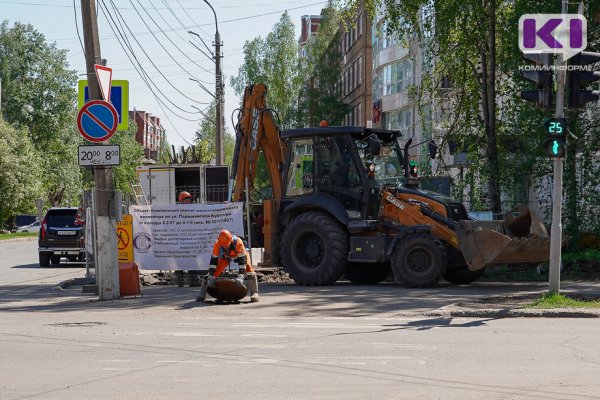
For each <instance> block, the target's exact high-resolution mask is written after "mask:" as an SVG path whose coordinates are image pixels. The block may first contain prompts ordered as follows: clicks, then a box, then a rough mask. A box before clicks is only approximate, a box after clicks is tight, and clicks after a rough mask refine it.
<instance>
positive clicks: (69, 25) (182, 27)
mask: <svg viewBox="0 0 600 400" xmlns="http://www.w3.org/2000/svg"><path fill="white" fill-rule="evenodd" d="M209 2H210V3H211V5H212V6H213V7H214V10H215V13H216V17H217V22H218V28H219V33H220V35H221V41H222V43H223V45H222V47H221V53H222V55H223V59H222V68H223V74H224V75H225V84H226V86H225V124H226V128H227V129H228V130H229V132H232V133H233V125H232V114H233V113H234V111H235V110H236V109H237V108H238V106H239V103H240V101H241V98H240V97H239V96H237V95H236V94H235V93H234V92H233V88H231V86H230V77H231V76H235V75H236V74H237V73H238V71H239V68H240V66H241V65H242V63H243V56H244V55H243V47H244V43H245V42H246V41H250V40H252V39H254V38H256V37H258V36H261V37H266V35H267V34H268V33H269V32H271V30H272V29H273V26H274V25H275V24H276V23H277V22H278V21H279V19H280V17H281V15H282V14H283V12H284V11H286V10H287V11H288V13H289V14H290V17H291V20H292V22H293V23H294V25H295V26H296V37H297V38H298V37H299V36H300V19H301V16H303V15H318V14H320V12H321V8H323V7H324V6H325V4H326V1H325V0H321V1H317V0H279V1H275V0H254V1H247V0H246V1H244V0H209ZM80 4H81V0H24V1H19V0H13V1H4V0H0V20H8V21H9V23H10V25H12V24H13V23H14V22H16V21H19V22H22V23H29V24H31V25H33V27H34V28H35V29H36V30H37V31H39V32H40V33H42V34H43V35H44V36H45V37H46V41H47V42H49V43H55V44H56V47H57V48H60V49H67V50H68V51H69V53H68V56H67V61H68V62H69V65H70V68H71V69H74V70H77V74H78V75H79V79H85V73H86V71H85V58H84V53H83V50H82V44H81V42H80V38H79V36H80V37H81V40H83V33H82V30H81V28H82V26H81V7H80ZM96 4H97V6H98V7H99V10H98V31H99V35H100V48H101V54H102V58H104V59H107V60H108V63H107V65H108V66H109V67H111V68H112V69H113V79H122V80H127V81H129V92H130V93H129V109H130V110H132V109H134V108H135V109H137V110H139V111H146V112H149V113H151V114H153V115H156V116H158V117H160V118H161V124H162V125H163V126H164V128H165V129H166V131H167V140H168V141H169V143H170V144H173V145H175V146H176V147H177V148H180V147H181V146H187V145H188V144H191V143H193V139H194V136H195V131H196V129H197V128H198V124H199V121H198V120H199V119H200V118H202V115H201V114H199V112H198V111H197V109H196V108H194V107H197V108H198V109H200V110H205V109H206V107H208V105H209V103H210V102H211V100H212V97H211V94H209V93H207V91H206V90H204V89H202V88H201V87H200V85H199V84H198V83H196V82H195V81H192V80H190V78H193V79H197V80H198V81H201V82H203V85H204V86H205V87H206V88H207V89H208V91H210V92H211V93H214V88H215V78H214V71H215V66H214V62H213V60H211V59H210V58H209V56H211V55H212V52H213V51H214V47H213V42H214V35H215V15H214V14H213V12H212V11H211V9H210V8H209V7H208V5H207V4H206V3H205V2H204V1H203V0H96ZM111 25H112V29H111ZM115 26H117V28H115ZM113 29H114V30H116V32H117V33H115V32H114V31H113ZM78 31H79V35H78ZM188 31H194V32H195V33H197V34H198V35H199V36H200V37H201V38H202V40H203V42H202V41H201V40H200V39H199V38H198V37H197V36H194V35H191V34H189V33H188ZM123 38H125V39H123ZM119 39H120V40H119ZM190 41H191V42H192V43H193V44H192V43H190ZM126 42H128V44H129V46H130V47H131V48H132V49H133V54H135V58H131V59H130V57H131V52H129V51H128V52H127V53H126V52H124V51H123V49H122V45H124V46H126V47H127V43H126ZM120 43H122V44H120ZM209 49H210V53H209V51H208V50H209ZM201 50H202V51H201ZM127 54H130V57H129V58H128V56H127ZM136 59H137V61H136ZM142 71H145V72H146V74H147V75H145V76H147V78H145V79H142V77H141V76H140V75H144V73H143V72H142ZM153 93H161V95H158V96H157V95H155V94H153ZM156 97H158V99H159V100H157V98H156ZM234 118H235V116H234Z"/></svg>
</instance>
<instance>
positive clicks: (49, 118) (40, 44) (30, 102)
mask: <svg viewBox="0 0 600 400" xmlns="http://www.w3.org/2000/svg"><path fill="white" fill-rule="evenodd" d="M66 55H67V50H60V49H57V48H56V46H55V45H54V44H48V43H47V42H46V41H45V38H44V36H43V35H42V34H41V33H39V32H37V31H36V30H35V29H34V28H33V26H31V25H27V24H22V23H19V22H16V23H15V24H14V25H13V26H12V27H9V24H8V21H4V22H3V23H2V24H0V78H1V79H2V114H3V116H4V119H5V120H6V121H7V122H9V123H11V124H14V125H15V126H19V127H25V128H27V130H28V131H29V135H30V137H31V139H32V140H33V142H34V143H35V144H36V147H38V148H39V149H41V148H43V147H45V146H46V145H47V144H48V143H49V141H50V140H51V139H53V138H54V137H56V136H60V135H61V131H62V129H64V128H65V127H66V126H69V125H74V123H75V120H74V116H73V112H72V111H73V104H74V102H75V99H76V91H75V83H76V82H77V74H76V72H75V71H73V70H70V69H69V68H68V63H67V60H66Z"/></svg>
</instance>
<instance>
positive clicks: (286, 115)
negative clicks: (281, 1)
mask: <svg viewBox="0 0 600 400" xmlns="http://www.w3.org/2000/svg"><path fill="white" fill-rule="evenodd" d="M303 82H304V78H303V77H302V75H301V74H300V71H299V68H298V45H297V42H296V38H295V33H294V24H293V23H292V21H291V19H290V16H289V14H288V13H287V12H285V13H283V15H282V16H281V18H280V20H279V22H278V23H277V24H275V26H274V27H273V31H272V32H270V33H269V34H268V35H267V37H266V38H265V39H262V38H260V37H258V38H255V39H253V40H252V41H249V42H248V41H247V42H246V43H245V44H244V63H243V64H242V66H241V67H240V69H239V73H238V76H236V77H232V78H231V86H232V87H233V89H234V91H235V93H236V94H237V95H238V96H240V100H241V97H242V96H243V93H244V89H245V88H246V86H248V85H251V84H255V83H264V84H265V85H266V86H267V88H268V90H269V92H268V105H269V107H270V108H271V109H273V110H275V111H276V112H277V115H278V117H279V121H278V125H279V126H280V127H281V128H282V129H286V128H292V127H297V126H298V121H297V115H298V114H297V107H298V95H299V93H300V88H301V85H302V84H303Z"/></svg>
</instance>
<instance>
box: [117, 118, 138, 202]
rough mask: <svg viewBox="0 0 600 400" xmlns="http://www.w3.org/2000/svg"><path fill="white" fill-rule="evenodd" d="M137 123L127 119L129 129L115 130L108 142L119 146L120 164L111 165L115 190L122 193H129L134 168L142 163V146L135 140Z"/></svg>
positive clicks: (133, 179) (134, 175) (133, 176)
mask: <svg viewBox="0 0 600 400" xmlns="http://www.w3.org/2000/svg"><path fill="white" fill-rule="evenodd" d="M136 131H137V124H136V123H135V121H133V120H129V129H128V130H126V131H117V132H116V133H115V134H114V136H113V137H111V138H110V144H118V145H119V146H120V147H121V164H119V165H117V166H115V167H113V179H114V187H115V190H120V191H121V192H123V193H131V190H132V189H131V184H132V183H134V182H135V181H136V179H137V178H136V173H135V171H136V168H137V167H138V166H140V165H142V161H143V159H144V148H143V147H142V145H141V144H139V143H138V142H137V141H136V140H135V133H136Z"/></svg>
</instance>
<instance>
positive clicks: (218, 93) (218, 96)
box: [203, 0, 225, 165]
mask: <svg viewBox="0 0 600 400" xmlns="http://www.w3.org/2000/svg"><path fill="white" fill-rule="evenodd" d="M203 1H204V2H205V3H206V4H207V5H208V6H209V7H210V9H211V10H212V12H213V15H214V16H215V44H214V46H215V81H216V82H215V100H216V102H217V104H216V106H217V109H216V111H217V112H216V114H217V118H216V119H217V121H216V124H215V125H216V129H217V134H216V136H217V137H216V143H215V144H216V153H217V154H216V159H217V165H223V163H224V162H225V160H224V152H223V138H224V133H223V128H224V126H225V118H224V115H223V105H224V102H225V96H224V90H223V72H222V71H221V35H220V34H219V23H218V21H217V13H216V12H215V9H214V8H213V6H212V5H211V4H210V3H209V2H208V1H207V0H203Z"/></svg>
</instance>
